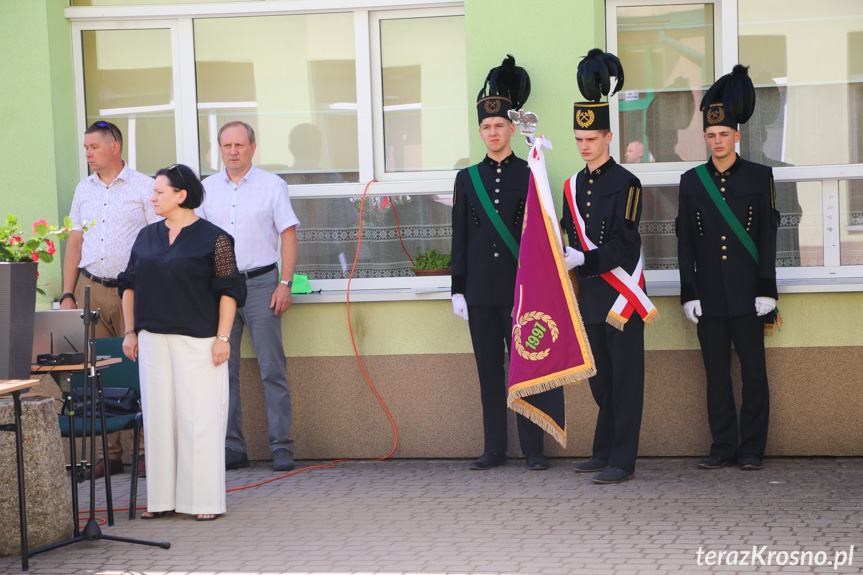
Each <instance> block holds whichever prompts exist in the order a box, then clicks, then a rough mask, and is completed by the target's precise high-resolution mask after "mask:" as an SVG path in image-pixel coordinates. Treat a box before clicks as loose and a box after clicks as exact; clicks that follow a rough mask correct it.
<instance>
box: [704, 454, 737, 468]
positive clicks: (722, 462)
mask: <svg viewBox="0 0 863 575" xmlns="http://www.w3.org/2000/svg"><path fill="white" fill-rule="evenodd" d="M732 463H734V461H733V460H732V459H725V458H724V457H722V456H721V455H711V456H710V457H708V458H707V459H702V460H701V461H699V462H698V469H719V468H720V467H725V466H726V465H731V464H732Z"/></svg>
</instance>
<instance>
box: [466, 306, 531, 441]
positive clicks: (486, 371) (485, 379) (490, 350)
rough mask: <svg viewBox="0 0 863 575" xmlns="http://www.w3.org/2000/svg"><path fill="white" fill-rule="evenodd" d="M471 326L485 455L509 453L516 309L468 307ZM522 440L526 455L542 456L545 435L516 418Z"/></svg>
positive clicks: (525, 419) (523, 420)
mask: <svg viewBox="0 0 863 575" xmlns="http://www.w3.org/2000/svg"><path fill="white" fill-rule="evenodd" d="M468 317H469V318H470V319H469V320H468V324H469V325H470V339H471V341H472V342H473V353H474V356H475V358H476V368H477V371H478V372H479V389H480V400H481V401H482V424H483V432H484V434H485V451H504V452H505V451H506V438H507V437H506V418H507V407H506V392H507V381H506V379H505V376H504V361H505V360H506V354H507V352H508V351H509V349H510V347H511V345H512V308H511V307H493V306H468ZM516 421H517V422H518V440H519V443H521V451H522V453H523V454H525V455H541V454H542V442H543V431H542V428H541V427H539V426H537V425H536V424H534V423H532V422H531V421H530V420H529V419H527V418H526V417H524V416H522V415H517V416H516Z"/></svg>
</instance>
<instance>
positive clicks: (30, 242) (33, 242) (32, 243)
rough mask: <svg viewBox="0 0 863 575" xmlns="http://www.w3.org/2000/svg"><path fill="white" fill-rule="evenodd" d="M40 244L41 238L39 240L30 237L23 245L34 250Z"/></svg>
mask: <svg viewBox="0 0 863 575" xmlns="http://www.w3.org/2000/svg"><path fill="white" fill-rule="evenodd" d="M41 244H42V240H40V239H39V238H30V239H29V240H27V243H25V244H24V247H26V248H27V249H28V250H30V251H34V250H36V249H38V248H39V246H40V245H41Z"/></svg>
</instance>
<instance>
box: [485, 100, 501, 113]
mask: <svg viewBox="0 0 863 575" xmlns="http://www.w3.org/2000/svg"><path fill="white" fill-rule="evenodd" d="M485 111H486V113H487V114H494V113H496V112H500V100H499V99H498V98H490V99H488V100H486V101H485Z"/></svg>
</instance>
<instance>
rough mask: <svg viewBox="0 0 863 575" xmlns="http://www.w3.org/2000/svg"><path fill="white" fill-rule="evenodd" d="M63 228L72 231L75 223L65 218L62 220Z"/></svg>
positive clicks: (67, 217)
mask: <svg viewBox="0 0 863 575" xmlns="http://www.w3.org/2000/svg"><path fill="white" fill-rule="evenodd" d="M63 227H64V228H69V229H72V228H73V227H75V222H73V221H72V218H70V217H69V216H66V217H65V218H63Z"/></svg>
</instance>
